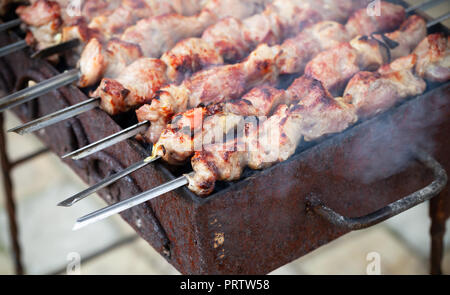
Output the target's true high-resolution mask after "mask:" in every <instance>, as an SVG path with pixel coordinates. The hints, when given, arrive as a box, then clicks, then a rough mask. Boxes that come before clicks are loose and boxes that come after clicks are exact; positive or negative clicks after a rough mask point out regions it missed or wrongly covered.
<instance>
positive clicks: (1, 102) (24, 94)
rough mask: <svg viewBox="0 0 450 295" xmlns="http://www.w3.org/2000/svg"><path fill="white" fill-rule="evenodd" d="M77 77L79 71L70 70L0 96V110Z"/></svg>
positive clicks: (66, 83) (72, 80)
mask: <svg viewBox="0 0 450 295" xmlns="http://www.w3.org/2000/svg"><path fill="white" fill-rule="evenodd" d="M79 77H80V72H79V71H78V70H70V71H67V72H64V73H62V74H59V75H57V76H55V77H52V78H50V79H48V80H45V81H44V82H41V83H37V84H36V85H33V86H31V87H28V88H25V89H22V90H19V91H17V92H15V93H13V94H10V95H8V96H5V97H3V98H0V112H3V111H5V110H7V109H9V108H12V107H15V106H17V105H19V104H22V103H25V102H27V101H30V100H32V99H34V98H36V97H39V96H41V95H43V94H45V93H47V92H48V91H49V90H54V89H58V88H60V87H62V86H64V85H68V84H70V83H72V82H74V81H76V80H78V79H79Z"/></svg>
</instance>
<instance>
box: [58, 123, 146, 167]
mask: <svg viewBox="0 0 450 295" xmlns="http://www.w3.org/2000/svg"><path fill="white" fill-rule="evenodd" d="M148 126H150V122H149V121H144V122H140V123H138V124H136V125H133V126H131V127H128V128H127V129H124V130H122V131H119V132H117V133H115V134H112V135H110V136H108V137H105V138H103V139H101V140H99V141H96V142H93V143H91V144H89V145H87V146H85V147H82V148H80V149H78V150H76V151H73V152H71V153H68V154H66V155H64V156H62V158H63V159H65V158H68V157H72V159H73V160H80V159H83V158H85V157H87V156H89V155H92V154H93V153H96V152H98V151H101V150H103V149H105V148H108V147H110V146H112V145H114V144H116V143H119V142H121V141H122V140H125V139H128V138H131V137H133V136H135V135H137V134H139V133H142V132H144V131H145V130H147V128H148Z"/></svg>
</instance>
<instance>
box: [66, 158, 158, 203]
mask: <svg viewBox="0 0 450 295" xmlns="http://www.w3.org/2000/svg"><path fill="white" fill-rule="evenodd" d="M158 159H160V157H156V158H151V159H150V158H147V159H145V160H143V161H140V162H137V163H135V164H133V165H131V166H130V167H128V168H126V169H124V170H122V171H120V172H118V173H116V174H113V175H111V176H109V177H107V178H105V179H103V180H102V181H100V182H99V183H97V184H95V185H93V186H91V187H89V188H87V189H86V190H84V191H82V192H80V193H78V194H76V195H73V196H72V197H70V198H67V199H65V200H64V201H62V202H60V203H59V204H58V206H62V207H70V206H72V205H73V204H75V203H77V202H79V201H81V200H83V199H84V198H86V197H88V196H89V195H91V194H93V193H95V192H97V191H99V190H101V189H102V188H105V187H107V186H108V185H110V184H112V183H113V182H116V181H117V180H119V179H121V178H123V177H125V176H127V175H129V174H131V173H133V172H134V171H136V170H139V169H141V168H143V167H145V166H147V165H148V164H150V163H152V162H154V161H156V160H158Z"/></svg>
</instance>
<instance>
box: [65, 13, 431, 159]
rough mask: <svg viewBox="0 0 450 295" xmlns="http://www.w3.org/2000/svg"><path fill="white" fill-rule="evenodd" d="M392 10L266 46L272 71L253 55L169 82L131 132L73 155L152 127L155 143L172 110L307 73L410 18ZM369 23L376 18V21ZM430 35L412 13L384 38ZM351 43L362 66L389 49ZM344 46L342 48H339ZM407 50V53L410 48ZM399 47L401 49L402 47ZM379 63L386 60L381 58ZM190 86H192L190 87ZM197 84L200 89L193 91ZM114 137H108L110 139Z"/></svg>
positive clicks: (405, 44) (411, 40)
mask: <svg viewBox="0 0 450 295" xmlns="http://www.w3.org/2000/svg"><path fill="white" fill-rule="evenodd" d="M387 11H389V12H387ZM387 11H386V12H385V13H384V14H382V16H383V17H379V18H377V19H376V21H373V20H372V19H368V18H367V16H366V14H365V13H361V12H363V10H360V11H358V12H356V13H355V14H354V15H353V16H352V17H351V18H350V20H349V21H348V22H347V24H346V26H345V27H344V26H343V25H341V24H339V23H335V22H330V21H325V22H321V23H318V24H316V25H314V26H312V27H310V28H308V29H306V30H305V31H304V32H302V33H300V34H298V35H297V36H296V37H294V38H291V39H287V40H286V41H285V42H284V43H283V44H282V45H281V46H274V47H272V48H274V49H273V50H272V59H271V58H270V57H271V55H270V54H265V55H264V54H263V53H264V52H267V51H268V48H267V46H264V45H262V46H260V47H258V49H256V51H255V52H254V53H258V55H256V56H262V57H265V60H264V59H261V58H260V59H259V60H263V61H266V63H267V64H268V65H270V66H271V67H267V69H268V70H265V71H263V70H262V69H259V68H258V67H257V66H251V65H252V62H253V63H254V64H256V65H257V63H256V62H258V58H254V59H251V58H250V59H249V60H247V61H244V62H243V63H241V64H236V65H228V66H224V67H219V68H212V69H210V70H206V71H203V72H199V73H197V74H195V75H194V76H193V77H192V78H191V79H188V80H185V81H184V82H183V83H182V84H180V85H170V86H169V87H165V88H162V89H161V91H160V95H159V99H156V100H153V101H152V103H151V104H150V105H144V106H143V107H141V108H140V109H138V110H137V112H136V113H137V117H138V119H139V121H141V123H139V124H137V125H135V126H136V127H135V128H133V127H131V128H127V130H126V131H124V132H125V133H126V135H124V132H119V136H118V137H116V138H114V140H113V141H108V142H106V141H103V140H102V141H101V142H99V143H92V144H90V145H88V146H86V147H84V148H81V149H79V150H77V151H74V152H72V153H70V154H68V155H67V156H75V159H79V158H81V157H84V156H87V155H89V154H92V153H93V152H95V151H98V150H99V149H100V148H101V147H102V146H109V145H112V144H113V143H116V142H118V141H120V140H123V139H124V138H126V137H131V136H134V135H136V134H137V133H139V132H142V130H143V129H145V127H146V126H147V127H149V128H148V129H147V131H146V132H145V136H144V137H145V139H146V140H147V141H149V142H152V143H155V142H156V141H157V140H158V137H159V135H160V133H161V131H162V129H163V128H164V127H165V126H166V124H167V123H168V122H169V121H170V119H171V117H172V115H173V114H175V113H178V112H181V111H183V110H184V109H186V107H188V108H189V107H195V106H196V105H198V104H199V103H202V104H208V103H210V102H215V101H218V100H221V99H233V98H238V97H241V96H242V95H243V94H244V93H245V92H246V91H248V90H250V89H251V88H252V87H253V86H256V85H260V84H264V83H265V82H273V81H276V80H277V79H278V77H279V75H280V74H302V73H303V70H304V68H305V66H306V64H307V62H308V61H309V60H310V59H311V58H313V57H314V56H315V55H317V54H318V53H319V52H320V51H325V52H326V51H327V50H331V49H332V48H333V47H335V46H337V45H338V44H340V43H341V42H345V41H350V40H351V39H352V38H353V37H355V36H356V35H358V34H371V33H373V32H377V31H386V30H389V29H390V30H392V29H394V28H395V27H399V25H400V23H401V21H402V20H403V19H404V17H403V14H402V13H401V11H400V10H398V11H396V10H395V9H392V7H391V9H389V10H387ZM360 16H363V17H360ZM367 22H370V26H369V24H367ZM363 24H365V27H366V28H365V29H363V30H360V29H359V28H360V27H364V25H363ZM369 27H370V28H369ZM425 34H426V24H425V22H424V21H423V20H422V19H421V18H420V17H418V16H411V17H410V18H409V20H408V21H405V22H404V23H403V25H402V26H401V28H400V30H398V31H397V32H395V33H390V34H387V35H386V36H385V37H384V38H387V36H389V37H391V38H393V39H394V40H398V42H400V43H401V44H402V46H401V48H403V54H406V53H409V52H410V51H411V50H412V49H413V48H414V47H415V45H417V43H418V42H419V41H420V40H421V39H423V37H424V36H425ZM409 35H411V36H409ZM375 38H380V40H381V39H382V37H381V36H376V37H375ZM351 43H352V44H353V46H355V48H358V50H360V52H361V54H359V55H361V58H360V60H366V61H367V62H366V64H360V65H359V67H361V68H366V67H367V68H370V67H371V66H372V65H371V64H370V63H373V62H374V61H371V60H370V59H368V58H364V57H363V55H362V53H363V52H364V50H366V47H368V48H371V50H372V51H375V52H376V53H378V55H380V54H381V52H382V51H383V49H377V47H378V46H379V44H378V43H377V41H375V40H372V39H371V40H369V39H367V40H365V39H364V40H358V39H357V40H354V41H352V42H351ZM339 48H340V47H336V49H335V51H337V50H338V49H339ZM405 50H406V53H405V52H404V51H405ZM269 52H270V51H269ZM273 52H274V53H273ZM333 52H334V51H333ZM395 52H400V51H399V50H398V49H397V50H396V51H395ZM396 54H397V53H396ZM385 55H386V54H385ZM251 57H252V55H251ZM358 62H359V61H358ZM377 62H378V63H380V61H379V60H378V61H377ZM248 69H253V71H248ZM245 70H247V72H245ZM255 70H256V72H255ZM258 73H259V74H258ZM186 88H187V90H184V89H186ZM191 89H194V90H195V91H191ZM166 91H167V92H168V93H166ZM170 94H176V95H170ZM168 99H172V100H174V104H171V101H167V100H168ZM112 137H114V135H113V136H112ZM110 139H111V138H108V140H110ZM106 143H108V145H106ZM102 144H103V145H102ZM64 157H66V156H64Z"/></svg>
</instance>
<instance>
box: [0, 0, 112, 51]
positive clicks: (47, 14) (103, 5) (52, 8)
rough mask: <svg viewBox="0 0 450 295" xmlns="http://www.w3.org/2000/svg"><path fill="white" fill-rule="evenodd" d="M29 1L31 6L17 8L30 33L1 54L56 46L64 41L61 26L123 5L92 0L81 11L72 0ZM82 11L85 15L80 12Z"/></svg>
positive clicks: (81, 7) (4, 48)
mask: <svg viewBox="0 0 450 295" xmlns="http://www.w3.org/2000/svg"><path fill="white" fill-rule="evenodd" d="M29 2H30V5H27V6H19V7H18V8H17V9H16V13H17V15H18V16H19V19H20V20H21V21H22V22H23V24H24V25H25V29H26V32H27V34H26V38H25V40H21V41H18V42H16V43H15V44H11V45H8V46H5V47H3V48H0V56H4V55H6V54H10V53H12V52H14V51H17V50H20V49H23V48H25V47H27V46H32V47H34V48H35V49H37V50H38V51H39V50H42V49H44V48H48V47H50V46H53V45H55V44H57V43H59V42H60V41H61V29H62V28H63V27H64V26H65V25H71V24H72V23H76V22H87V21H89V20H90V19H92V18H93V17H95V16H97V15H100V14H102V13H105V12H107V11H109V10H112V9H114V8H116V7H117V6H118V5H119V1H104V0H89V1H86V2H85V3H83V5H82V6H80V7H76V9H77V10H79V11H74V10H73V9H71V7H70V4H71V2H70V1H68V0H58V1H50V0H36V1H34V0H33V1H29ZM80 4H81V3H80ZM73 8H75V7H73ZM78 13H79V14H81V15H80V16H78V15H76V14H78ZM9 47H12V48H15V50H14V51H12V50H8V48H9Z"/></svg>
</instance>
